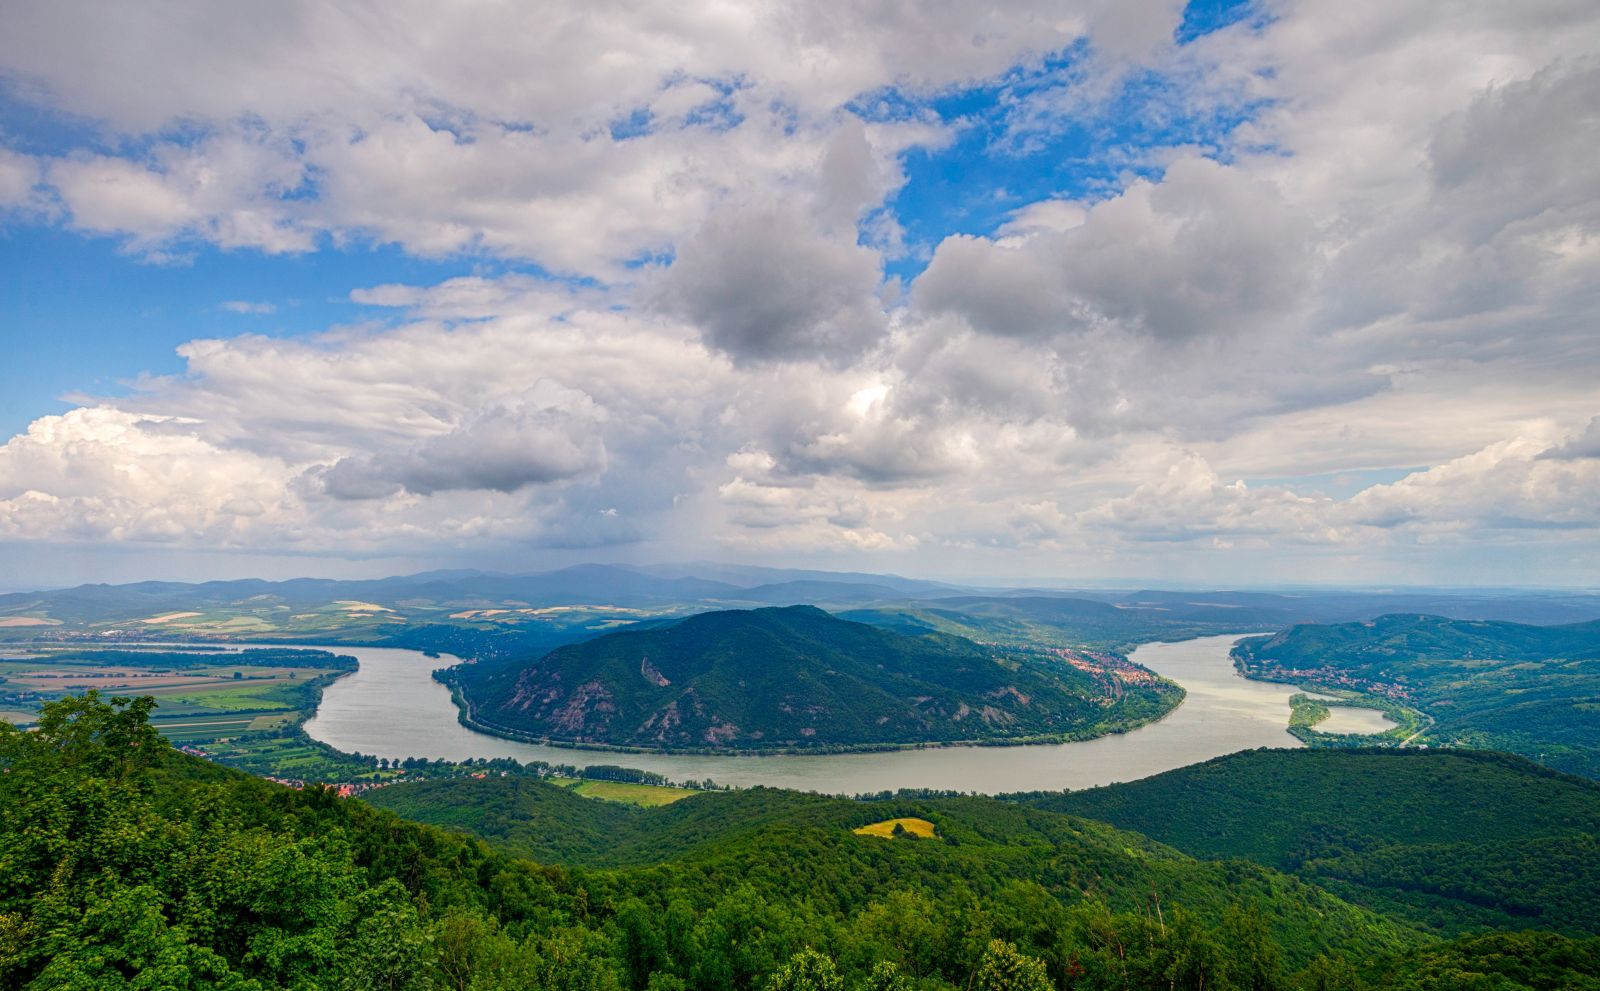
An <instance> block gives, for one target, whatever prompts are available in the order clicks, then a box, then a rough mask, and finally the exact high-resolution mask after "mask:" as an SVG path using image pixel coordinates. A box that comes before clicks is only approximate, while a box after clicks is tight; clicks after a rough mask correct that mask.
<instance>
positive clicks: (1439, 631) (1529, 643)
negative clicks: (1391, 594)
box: [1234, 615, 1600, 777]
mask: <svg viewBox="0 0 1600 991" xmlns="http://www.w3.org/2000/svg"><path fill="white" fill-rule="evenodd" d="M1234 658H1235V663H1236V664H1237V665H1238V667H1239V669H1240V670H1241V671H1242V672H1244V673H1245V674H1246V675H1248V676H1249V677H1252V678H1263V679H1268V680H1273V681H1287V682H1292V683H1295V684H1304V685H1313V686H1324V687H1332V688H1343V689H1351V690H1354V691H1358V692H1361V693H1364V694H1367V695H1370V696H1375V697H1378V698H1381V699H1390V700H1395V701H1398V702H1400V703H1403V704H1404V705H1407V706H1410V707H1413V708H1416V709H1419V710H1421V711H1422V712H1423V713H1425V714H1426V715H1427V716H1428V717H1429V718H1430V719H1431V720H1432V724H1431V726H1429V727H1427V728H1426V729H1425V730H1424V732H1423V734H1422V735H1420V736H1417V737H1416V738H1415V739H1413V740H1412V742H1414V743H1428V742H1431V743H1441V744H1449V745H1453V746H1463V747H1473V748H1477V749H1483V750H1504V751H1509V752H1511V753H1517V754H1522V755H1523V756H1525V757H1531V758H1534V759H1535V760H1538V761H1540V762H1542V763H1545V764H1549V765H1550V766H1551V767H1555V768H1559V769H1561V770H1564V771H1571V772H1573V773H1577V774H1584V775H1587V776H1589V777H1600V623H1595V622H1591V623H1573V624H1568V625H1564V626H1527V625H1523V624H1520V623H1499V622H1469V621H1463V620H1451V619H1442V618H1440V617H1438V616H1417V615H1403V616H1383V617H1379V618H1378V619H1376V620H1373V621H1371V622H1367V623H1341V624H1336V625H1330V626H1296V627H1293V628H1291V629H1289V630H1286V631H1284V632H1283V633H1279V634H1276V635H1274V636H1270V637H1256V638H1252V639H1249V640H1245V641H1243V642H1241V643H1240V644H1239V646H1238V647H1236V648H1235V650H1234Z"/></svg>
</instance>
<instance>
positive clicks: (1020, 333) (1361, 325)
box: [0, 0, 1600, 588]
mask: <svg viewBox="0 0 1600 991" xmlns="http://www.w3.org/2000/svg"><path fill="white" fill-rule="evenodd" d="M1597 108H1600V6H1596V5H1595V4H1593V3H1584V2H1578V0H1570V2H1563V0H1549V2H1537V3H1527V4H1517V5H1509V4H1503V3H1490V2H1482V3H1462V4H1457V5H1452V7H1451V8H1450V10H1449V13H1448V16H1444V15H1443V14H1442V13H1441V10H1440V8H1439V7H1438V6H1437V5H1433V4H1424V3H1421V2H1420V0H1397V2H1386V3H1376V2H1357V3H1351V2H1341V3H1334V2H1287V0H1285V2H1261V3H1230V2H1226V0H1224V2H1198V0H1197V2H1193V3H1189V4H1188V5H1187V6H1185V5H1184V4H1182V3H1178V2H1173V0H1137V2H1129V3H1119V4H1112V3H1106V2H1102V0H1079V2H1068V3H1065V4H1062V3H1052V4H1042V3H1032V2H1019V3H1014V4H1006V5H1003V6H1000V5H995V6H990V5H984V4H966V3H954V4H947V5H940V6H937V7H923V6H918V5H910V6H904V5H874V4H865V5H857V6H853V7H850V8H848V9H846V8H840V9H827V10H824V8H816V7H808V6H804V5H797V6H789V5H782V4H748V5H732V6H722V7H715V8H684V9H681V10H662V9H659V8H656V7H653V6H651V5H643V4H641V5H637V6H635V5H629V4H622V5H618V6H615V7H613V8H608V9H607V10H606V11H600V10H598V9H582V8H574V9H568V10H551V9H539V8H538V7H526V8H519V7H517V6H515V5H510V6H507V5H490V4H483V5H475V4H468V5H463V6H456V7H448V8H447V7H445V6H441V5H433V4H424V3H389V4H369V5H360V4H347V5H340V6H338V7H337V8H335V7H332V6H329V5H323V4H314V3H290V4H282V5H271V6H259V5H258V6H246V5H215V4H201V3H193V2H174V3H170V4H165V5H162V6H160V7H155V8H153V7H149V6H145V5H129V6H109V7H106V6H90V5H88V4H83V3H77V2H67V3H59V2H57V3H45V2H34V0H22V2H13V3H8V4H7V5H6V6H5V9H4V11H0V265H3V269H4V272H5V273H6V284H7V286H8V291H7V292H5V293H3V294H0V329H3V338H4V348H3V349H0V350H3V360H0V586H4V587H8V588H29V587H41V586H59V585H72V584H78V583H82V582H99V581H109V582H122V581H132V580H137V579H140V578H152V577H161V578H169V579H180V580H205V579H209V578H216V577H226V578H235V577H244V576H258V577H264V578H274V579H281V578H287V577H295V576H301V575H311V576H326V577H376V576H381V575H390V574H400V573H406V572H412V571H422V570H427V569H430V568H436V567H447V568H448V567H469V568H484V569H489V570H505V571H539V570H549V569H554V568H559V567H561V566H563V565H567V564H573V563H578V562H584V561H614V562H619V563H630V562H631V563H653V562H662V561H674V560H719V561H730V562H742V563H750V564H762V565H775V566H783V567H801V568H820V569H839V570H859V571H868V572H894V573H899V574H903V575H908V576H915V577H932V578H938V579H944V580H951V579H955V580H966V581H972V582H981V581H998V580H1003V579H1010V580H1017V581H1026V580H1029V579H1035V580H1043V579H1056V580H1060V581H1064V582H1070V581H1082V582H1086V583H1089V582H1095V581H1104V582H1118V581H1119V580H1124V579H1135V578H1149V579H1159V578H1161V576H1166V577H1165V579H1164V580H1165V581H1166V582H1167V583H1169V584H1206V583H1209V584H1212V585H1228V586H1243V587H1266V586H1274V585H1285V584H1302V585H1316V584H1332V585H1368V584H1393V585H1459V586H1471V585H1490V586H1517V585H1528V586H1550V587H1561V586H1587V587H1594V586H1595V585H1596V584H1597V583H1600V575H1597V571H1596V568H1595V561H1597V560H1600V498H1596V492H1600V388H1597V387H1596V384H1595V383H1596V382H1600V327H1597V326H1596V317H1595V313H1596V312H1597V309H1596V303H1597V298H1600V170H1597V169H1595V168H1593V167H1592V165H1590V164H1587V163H1593V162H1594V161H1596V160H1600V109H1597Z"/></svg>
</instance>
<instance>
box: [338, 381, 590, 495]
mask: <svg viewBox="0 0 1600 991" xmlns="http://www.w3.org/2000/svg"><path fill="white" fill-rule="evenodd" d="M604 419H605V417H604V412H603V411H602V410H601V409H600V408H599V407H598V406H596V405H595V403H594V401H593V400H592V399H591V398H590V397H589V396H587V395H585V394H583V393H580V392H576V391H574V390H571V389H564V388H561V387H559V386H555V385H554V384H553V383H548V382H544V383H540V385H539V386H536V387H535V388H534V389H532V390H530V391H529V392H528V393H527V394H526V395H524V396H521V397H518V399H516V400H514V401H512V402H510V403H503V404H498V405H495V406H491V407H489V408H487V409H483V410H480V411H477V412H475V413H473V414H472V415H471V416H470V417H469V418H468V419H467V420H465V421H464V422H462V423H461V424H460V425H458V426H456V427H454V428H453V429H451V430H450V431H449V432H447V433H443V434H439V435H438V436H435V437H429V438H428V439H426V440H424V441H422V442H421V443H419V444H417V445H415V446H414V447H412V448H411V449H409V450H407V451H404V452H402V453H398V454H379V455H375V456H372V455H369V456H365V457H348V456H347V457H344V458H340V459H339V461H337V462H335V463H334V464H333V465H332V466H331V467H328V468H325V469H324V468H318V469H315V470H314V471H315V474H316V476H317V477H318V478H319V479H320V481H321V483H322V485H323V488H324V490H325V491H326V492H327V493H328V494H329V495H331V496H333V497H334V498H337V499H377V498H382V497H384V496H388V495H392V494H394V493H395V492H397V491H399V490H402V489H404V490H405V491H407V492H412V493H415V494H417V495H433V494H434V493H435V492H448V491H452V490H473V489H482V490H488V491H493V492H506V493H510V492H516V491H518V490H519V489H523V488H526V487H528V486H531V485H541V484H547V483H550V482H557V481H562V480H565V479H572V478H577V477H580V476H593V475H597V474H598V473H599V472H601V471H603V470H604V469H605V460H606V452H605V444H604V442H603V440H602V438H601V437H600V432H599V428H600V426H601V424H602V423H603V421H604Z"/></svg>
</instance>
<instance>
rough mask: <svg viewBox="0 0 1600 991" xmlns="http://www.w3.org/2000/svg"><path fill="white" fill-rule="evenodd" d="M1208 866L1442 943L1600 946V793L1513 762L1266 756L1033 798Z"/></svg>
mask: <svg viewBox="0 0 1600 991" xmlns="http://www.w3.org/2000/svg"><path fill="white" fill-rule="evenodd" d="M1019 797H1025V798H1026V800H1027V801H1028V802H1029V803H1030V804H1033V805H1035V806H1038V807H1041V808H1048V809H1052V810H1055V811H1060V812H1069V813H1073V814H1077V815H1083V816H1086V817H1089V818H1094V819H1101V820H1104V821H1106V822H1110V823H1114V824H1116V825H1118V826H1121V827H1123V828H1126V829H1131V830H1136V831H1138V832H1141V833H1144V834H1146V835H1148V836H1151V837H1154V838H1155V839H1158V840H1160V841H1162V842H1164V843H1170V844H1172V845H1173V846H1175V847H1177V848H1178V849H1180V850H1183V851H1185V852H1186V853H1190V854H1193V855H1195V856H1199V857H1210V858H1223V857H1246V858H1249V859H1251V860H1254V861H1257V862H1259V863H1263V864H1270V865H1272V866H1273V867H1276V868H1279V869H1280V870H1285V871H1292V872H1294V873H1296V874H1298V875H1299V876H1300V877H1302V878H1304V879H1306V880H1308V881H1311V882H1313V883H1316V884H1318V885H1320V886H1323V887H1326V888H1328V889H1329V890H1331V891H1334V892H1336V893H1337V894H1339V895H1340V896H1341V897H1343V898H1345V899H1347V900H1350V901H1354V902H1356V903H1358V904H1363V905H1367V906H1370V907H1372V908H1374V909H1377V910H1379V911H1382V912H1384V913H1386V914H1389V915H1394V916H1399V917H1402V918H1406V919H1409V920H1411V921H1413V922H1416V923H1417V924H1419V925H1423V926H1427V927H1428V928H1430V929H1433V930H1436V931H1438V932H1440V933H1443V934H1458V933H1462V932H1467V931H1472V930H1474V929H1480V928H1484V927H1523V926H1529V925H1533V926H1539V927H1543V928H1549V929H1554V930H1559V931H1562V932H1566V933H1570V934H1574V935H1576V934H1591V933H1597V932H1600V917H1597V916H1596V915H1595V913H1594V904H1593V892H1594V891H1596V890H1600V856H1597V855H1596V853H1597V850H1596V836H1600V785H1597V784H1595V783H1594V782H1591V781H1588V780H1585V779H1582V778H1575V777H1571V776H1568V775H1564V774H1560V773H1558V772H1554V771H1550V770H1548V769H1546V768H1543V767H1540V766H1539V765H1537V764H1534V763H1532V762H1530V761H1526V760H1523V759H1521V758H1517V757H1511V756H1507V755H1503V754H1482V753H1471V752H1462V751H1432V752H1427V751H1414V750H1371V751H1349V750H1343V751H1318V750H1259V751H1252V752H1248V753H1240V754H1233V755H1231V756H1228V757H1221V758H1218V759H1216V760H1213V761H1208V762H1206V763H1204V764H1196V765H1194V766H1191V767H1185V768H1179V769H1177V770H1174V771H1168V772H1166V773H1165V774H1158V775H1156V776H1154V777H1151V778H1146V779H1144V780H1141V781H1134V782H1130V783H1127V784H1119V785H1109V786H1106V787H1104V788H1094V789H1089V790H1087V791H1081V792H1069V793H1065V794H1061V793H1054V794H1046V795H1038V796H1019Z"/></svg>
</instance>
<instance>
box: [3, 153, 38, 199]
mask: <svg viewBox="0 0 1600 991" xmlns="http://www.w3.org/2000/svg"><path fill="white" fill-rule="evenodd" d="M39 178H40V171H39V163H38V162H36V161H34V160H33V159H32V158H30V157H29V156H27V155H22V154H19V153H17V152H14V151H11V150H10V149H8V148H0V210H4V209H12V208H16V207H23V206H28V205H29V204H30V203H32V201H33V200H34V198H35V196H36V192H35V187H36V186H37V185H38V183H39Z"/></svg>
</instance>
